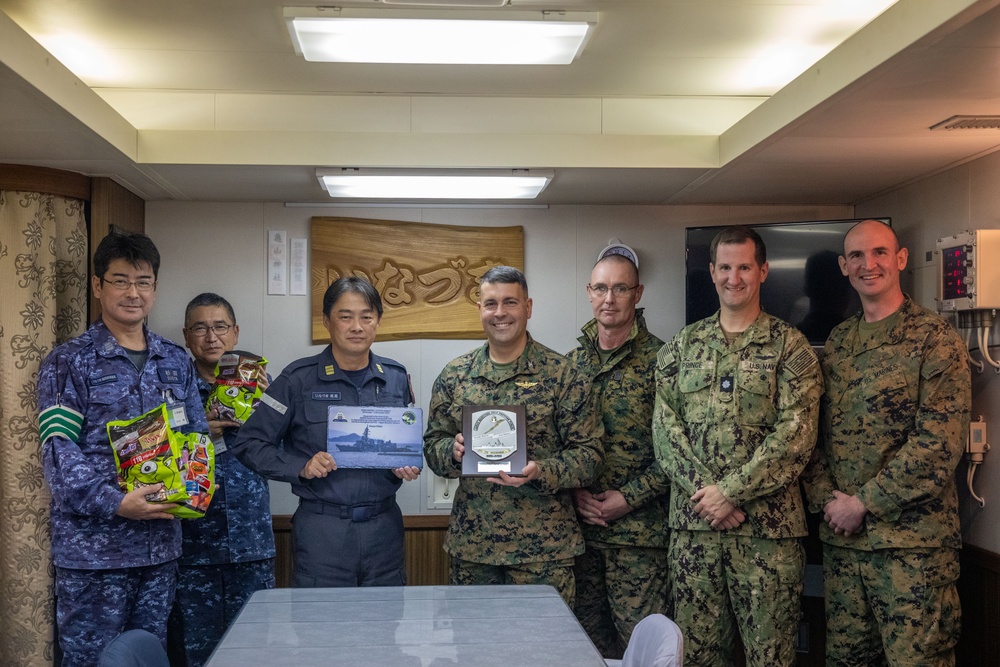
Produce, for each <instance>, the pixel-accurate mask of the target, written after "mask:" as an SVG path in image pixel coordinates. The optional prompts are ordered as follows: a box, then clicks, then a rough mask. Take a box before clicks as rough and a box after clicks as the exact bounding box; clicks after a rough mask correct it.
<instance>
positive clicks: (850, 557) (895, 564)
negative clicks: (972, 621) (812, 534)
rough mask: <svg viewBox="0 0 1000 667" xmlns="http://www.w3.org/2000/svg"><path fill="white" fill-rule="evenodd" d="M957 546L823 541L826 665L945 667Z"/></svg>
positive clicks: (953, 616) (953, 619)
mask: <svg viewBox="0 0 1000 667" xmlns="http://www.w3.org/2000/svg"><path fill="white" fill-rule="evenodd" d="M958 570H959V564H958V550H957V549H951V548H946V547H938V548H932V549H880V550H877V551H859V550H856V549H846V548H844V547H836V546H831V545H829V544H824V545H823V577H824V586H825V589H826V623H827V630H826V647H827V649H826V664H827V665H829V666H831V667H862V666H863V667H879V666H885V665H891V666H892V667H897V666H899V667H901V666H903V665H906V666H907V667H944V666H946V665H954V664H955V653H954V647H955V644H957V643H958V635H959V631H960V629H961V622H962V608H961V606H960V605H959V601H958V589H957V587H956V581H957V580H958Z"/></svg>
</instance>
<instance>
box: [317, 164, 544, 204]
mask: <svg viewBox="0 0 1000 667" xmlns="http://www.w3.org/2000/svg"><path fill="white" fill-rule="evenodd" d="M316 177H317V178H319V181H320V184H321V185H322V186H323V187H324V188H325V189H326V191H327V192H328V193H330V196H331V197H337V198H351V199H534V198H535V197H537V196H538V194H539V193H540V192H541V191H542V190H544V189H545V186H546V185H548V184H549V181H551V180H552V172H551V171H539V170H537V169H443V170H432V169H353V168H341V169H317V170H316Z"/></svg>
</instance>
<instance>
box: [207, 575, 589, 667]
mask: <svg viewBox="0 0 1000 667" xmlns="http://www.w3.org/2000/svg"><path fill="white" fill-rule="evenodd" d="M604 664H605V663H604V661H603V660H602V659H601V656H600V654H599V653H598V652H597V649H596V648H594V645H593V644H592V643H591V642H590V639H589V638H588V637H587V634H586V633H585V632H584V630H583V628H582V627H580V624H579V623H578V622H577V620H576V617H575V616H573V613H572V611H570V609H569V607H567V606H566V603H565V602H563V600H562V598H561V597H559V594H558V593H556V591H555V589H554V588H552V587H551V586H402V587H385V588H278V589H273V590H269V591H258V592H256V593H254V594H253V596H252V597H251V598H250V600H249V601H248V602H247V604H246V605H245V606H244V607H243V609H242V610H241V611H240V614H239V616H237V618H236V620H235V621H234V622H233V625H232V626H231V627H230V628H229V630H228V631H227V632H226V635H225V636H224V637H223V638H222V642H220V644H219V646H218V647H217V648H216V650H215V652H214V653H213V654H212V657H211V659H209V661H208V665H207V667H246V666H247V665H268V667H270V666H272V665H273V666H275V667H278V666H281V665H295V666H297V667H311V666H313V665H323V666H325V667H330V666H338V665H343V666H350V667H360V666H364V667H407V666H409V665H413V666H414V667H461V666H464V665H475V666H476V667H479V666H482V667H491V666H493V665H496V666H497V667H499V666H501V665H502V666H504V667H510V666H517V667H531V666H535V665H538V666H542V665H566V666H572V667H588V666H593V667H604Z"/></svg>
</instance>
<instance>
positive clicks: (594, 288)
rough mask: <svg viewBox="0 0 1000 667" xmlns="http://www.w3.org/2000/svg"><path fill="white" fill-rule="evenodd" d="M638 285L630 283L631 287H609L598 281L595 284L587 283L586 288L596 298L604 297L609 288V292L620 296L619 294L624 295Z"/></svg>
mask: <svg viewBox="0 0 1000 667" xmlns="http://www.w3.org/2000/svg"><path fill="white" fill-rule="evenodd" d="M638 287H639V285H638V284H636V285H632V286H631V287H629V286H628V285H612V286H611V287H610V288H609V287H608V286H607V285H603V284H600V283H599V284H597V285H587V289H589V290H590V293H591V294H593V295H594V296H596V297H598V298H603V297H606V296H607V295H608V290H609V289H610V290H611V293H612V294H614V295H615V296H616V297H620V296H625V295H626V294H628V293H629V292H631V291H632V290H634V289H636V288H638Z"/></svg>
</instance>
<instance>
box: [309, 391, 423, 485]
mask: <svg viewBox="0 0 1000 667" xmlns="http://www.w3.org/2000/svg"><path fill="white" fill-rule="evenodd" d="M423 430H424V421H423V413H422V411H421V410H420V408H389V407H377V406H349V405H331V406H330V409H329V413H328V415H327V422H326V451H328V452H330V455H331V456H333V460H334V461H336V462H337V467H338V468H387V469H392V468H403V467H406V466H415V467H417V468H423V467H424V457H423Z"/></svg>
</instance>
